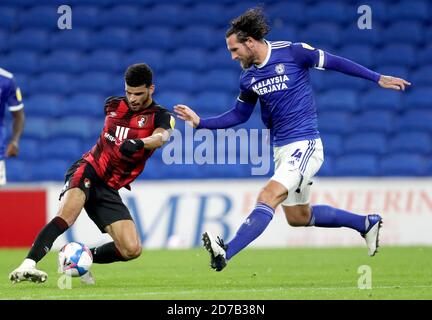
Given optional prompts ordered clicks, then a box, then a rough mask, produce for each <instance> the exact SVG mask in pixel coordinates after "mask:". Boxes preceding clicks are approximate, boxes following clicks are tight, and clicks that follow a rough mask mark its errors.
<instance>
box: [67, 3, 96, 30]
mask: <svg viewBox="0 0 432 320" xmlns="http://www.w3.org/2000/svg"><path fill="white" fill-rule="evenodd" d="M102 10H103V9H102V8H98V7H97V6H92V5H89V4H88V3H87V4H84V5H76V6H75V5H74V6H73V9H72V13H73V16H72V17H73V18H72V26H73V28H80V29H83V28H89V29H91V28H93V29H94V28H97V27H100V26H101V25H102V20H101V19H99V17H100V15H101V11H102Z"/></svg>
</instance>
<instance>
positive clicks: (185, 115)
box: [174, 104, 200, 128]
mask: <svg viewBox="0 0 432 320" xmlns="http://www.w3.org/2000/svg"><path fill="white" fill-rule="evenodd" d="M174 112H175V113H176V114H177V117H178V118H180V119H182V120H184V121H186V122H191V124H192V126H193V127H194V128H196V127H197V126H198V124H199V123H200V117H199V116H198V115H197V114H196V113H195V111H193V110H192V109H191V108H189V107H188V106H186V105H184V104H177V105H175V106H174Z"/></svg>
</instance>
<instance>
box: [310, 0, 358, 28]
mask: <svg viewBox="0 0 432 320" xmlns="http://www.w3.org/2000/svg"><path fill="white" fill-rule="evenodd" d="M351 12H352V10H350V8H348V7H347V6H346V5H345V4H344V3H343V2H339V1H321V2H318V3H316V4H315V5H313V6H308V7H307V10H305V11H304V13H303V14H306V17H307V20H308V21H320V22H337V23H340V24H343V23H346V22H348V21H352V19H350V18H351V17H352V16H353V14H352V13H351ZM350 13H351V15H350Z"/></svg>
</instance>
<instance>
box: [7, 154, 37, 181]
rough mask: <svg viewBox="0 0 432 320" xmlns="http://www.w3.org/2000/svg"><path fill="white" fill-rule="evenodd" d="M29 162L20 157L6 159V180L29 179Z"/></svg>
mask: <svg viewBox="0 0 432 320" xmlns="http://www.w3.org/2000/svg"><path fill="white" fill-rule="evenodd" d="M31 178H32V177H31V172H30V170H29V163H28V162H27V161H25V160H22V159H20V158H8V159H6V179H7V181H8V182H26V181H30V180H31Z"/></svg>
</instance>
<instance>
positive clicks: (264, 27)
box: [225, 7, 270, 42]
mask: <svg viewBox="0 0 432 320" xmlns="http://www.w3.org/2000/svg"><path fill="white" fill-rule="evenodd" d="M230 25H231V26H230V28H229V29H228V31H227V32H226V34H225V37H226V38H228V37H229V36H231V35H232V34H236V35H237V39H238V41H239V42H245V41H246V40H247V38H248V37H252V38H254V39H255V40H262V39H264V37H265V36H266V34H268V33H269V32H270V26H269V25H268V23H267V21H266V19H265V17H264V12H263V9H262V7H256V8H252V9H249V10H247V11H246V12H245V13H243V14H242V15H241V16H239V17H237V18H235V19H233V20H231V22H230Z"/></svg>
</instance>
